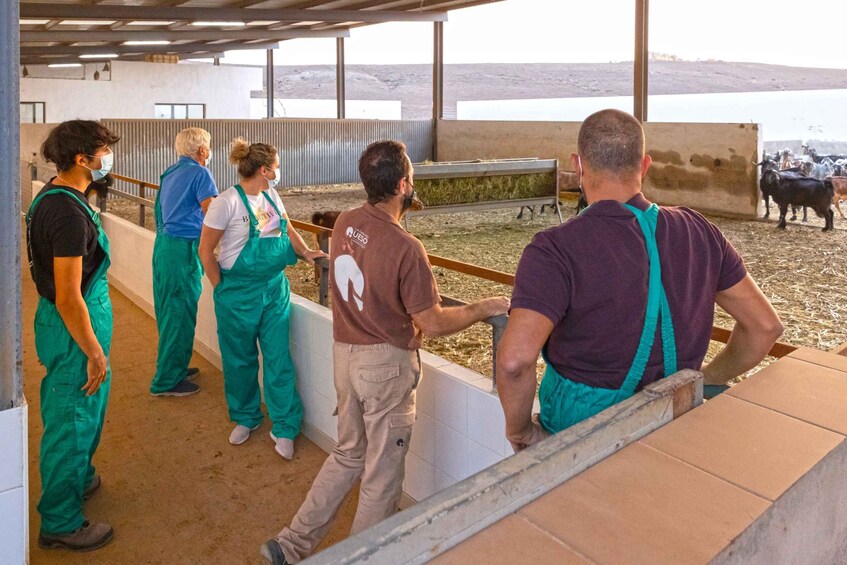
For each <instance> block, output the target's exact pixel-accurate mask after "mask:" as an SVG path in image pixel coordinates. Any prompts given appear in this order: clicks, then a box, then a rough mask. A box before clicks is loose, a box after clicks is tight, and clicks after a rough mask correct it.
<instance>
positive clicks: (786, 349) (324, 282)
mask: <svg viewBox="0 0 847 565" xmlns="http://www.w3.org/2000/svg"><path fill="white" fill-rule="evenodd" d="M112 176H113V177H114V178H115V179H116V180H118V181H122V182H128V183H131V184H135V185H137V186H139V190H140V191H141V192H139V194H144V192H143V191H145V190H146V189H151V190H158V188H159V186H158V185H156V184H153V183H150V182H145V181H141V180H138V179H134V178H131V177H125V176H122V175H116V174H113V175H112ZM109 193H110V194H112V195H115V196H118V197H120V198H126V199H128V200H131V201H133V202H137V203H138V206H139V218H140V220H139V225H141V226H144V219H143V218H144V211H145V207H146V206H153V205H154V202H153V201H152V200H149V199H147V198H144V197H142V196H135V195H133V194H130V193H128V192H126V191H121V190H118V189H115V188H114V187H113V188H112V189H110V191H109ZM291 225H292V226H293V227H294V228H296V229H298V230H302V231H305V232H310V233H314V234H316V235H319V234H325V235H326V236H332V230H331V229H329V228H325V227H322V226H316V225H315V224H311V223H308V222H301V221H298V220H291ZM322 240H323V242H324V243H325V242H326V241H327V240H328V237H324V238H322ZM323 250H324V251H328V250H327V249H325V248H324V249H323ZM427 256H428V257H429V262H430V264H431V265H433V266H435V267H443V268H445V269H448V270H451V271H455V272H457V273H460V274H463V275H468V276H472V277H477V278H480V279H483V280H487V281H491V282H495V283H500V284H505V285H508V286H514V285H515V275H514V274H512V273H506V272H504V271H497V270H495V269H488V268H486V267H481V266H479V265H472V264H470V263H463V262H461V261H457V260H455V259H448V258H446V257H439V256H438V255H427ZM316 265H317V266H318V268H319V269H320V277H319V282H318V286H319V291H318V302H320V304H322V305H324V306H327V305H328V304H329V261H327V260H326V259H319V260H318V261H316ZM441 298H442V302H443V304H444V305H446V306H455V305H462V304H465V303H464V302H462V301H460V300H456V299H454V298H450V297H448V296H442V297H441ZM507 321H508V316H505V315H504V316H494V317H492V318H488V319H487V320H484V322H485V323H486V324H488V325H489V326H491V334H492V335H491V347H492V359H493V361H492V364H493V366H492V373H491V374H492V377H493V378H494V379H496V362H497V345H498V344H499V342H500V337H501V336H502V335H503V330H504V329H505V327H506V322H507ZM731 334H732V330H728V329H725V328H721V327H718V326H713V327H712V336H711V339H712V340H713V341H717V342H720V343H727V342H728V341H729V336H730V335H731ZM796 349H797V346H794V345H790V344H788V343H783V342H777V343H775V344H774V346H773V347H772V348H771V350H770V351H769V352H768V355H769V356H771V357H777V358H779V357H785V356H786V355H788V354H789V353H791V352H792V351H795V350H796Z"/></svg>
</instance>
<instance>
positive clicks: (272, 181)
mask: <svg viewBox="0 0 847 565" xmlns="http://www.w3.org/2000/svg"><path fill="white" fill-rule="evenodd" d="M278 184H279V169H274V178H272V179H268V188H276V185H278Z"/></svg>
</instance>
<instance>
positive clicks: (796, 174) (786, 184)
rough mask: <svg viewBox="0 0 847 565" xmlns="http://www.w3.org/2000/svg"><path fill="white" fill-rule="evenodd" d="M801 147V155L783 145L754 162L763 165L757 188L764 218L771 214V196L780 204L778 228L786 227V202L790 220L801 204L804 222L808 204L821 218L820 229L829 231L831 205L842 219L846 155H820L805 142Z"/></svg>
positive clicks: (846, 191) (846, 193)
mask: <svg viewBox="0 0 847 565" xmlns="http://www.w3.org/2000/svg"><path fill="white" fill-rule="evenodd" d="M803 150H804V154H803V155H801V156H800V157H795V156H794V155H793V154H792V153H791V151H790V150H789V149H785V150H784V151H777V152H776V153H775V154H774V155H773V156H770V155H767V154H765V157H764V159H762V161H761V162H760V163H754V164H755V165H757V166H761V167H762V176H761V178H760V179H759V188H760V189H761V190H762V198H763V199H764V200H765V218H767V217H769V216H770V212H771V210H770V199H773V201H774V203H776V205H777V206H778V207H779V224H778V225H777V227H778V228H780V229H785V216H786V215H787V214H788V207H789V206H791V209H792V217H791V219H792V220H796V219H797V208H798V207H800V206H802V207H803V221H804V222H805V221H806V208H807V207H808V208H811V209H812V210H813V211H814V212H815V213H816V214H817V215H818V216H819V217H821V218H824V221H825V225H824V228H823V231H829V230H831V229H832V227H833V222H834V219H835V212H834V211H833V210H832V206H833V205H834V206H835V208H836V210H838V213H839V215H840V216H841V218H842V219H844V212H842V210H841V206H840V205H839V200H840V199H841V198H842V197H845V198H847V176H845V173H847V156H845V155H819V154H818V153H817V151H815V150H814V149H809V148H808V146H803Z"/></svg>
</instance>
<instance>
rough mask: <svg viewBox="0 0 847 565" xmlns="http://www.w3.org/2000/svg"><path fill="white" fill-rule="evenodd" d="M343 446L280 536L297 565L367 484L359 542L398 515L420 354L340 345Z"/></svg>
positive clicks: (337, 375) (337, 371) (336, 351)
mask: <svg viewBox="0 0 847 565" xmlns="http://www.w3.org/2000/svg"><path fill="white" fill-rule="evenodd" d="M332 353H333V362H334V367H335V368H334V371H333V372H334V375H333V376H334V380H335V391H336V394H337V397H338V446H337V447H336V448H335V449H334V450H333V451H332V453H330V455H329V457H328V458H327V460H326V462H325V463H324V465H323V467H322V468H321V470H320V472H319V473H318V476H317V477H316V478H315V482H314V483H312V488H311V489H310V490H309V494H307V495H306V500H305V501H304V502H303V505H302V506H301V507H300V510H298V511H297V514H296V515H295V516H294V519H293V520H292V522H291V526H289V527H288V528H285V529H284V530H282V531H281V532H280V533H279V534H278V535H277V538H276V539H277V540H278V541H279V545H280V547H281V548H282V551H283V553H284V554H285V559H286V560H287V561H288V562H289V563H297V562H298V561H301V560H302V559H305V558H306V557H308V556H309V555H311V553H312V551H313V550H314V549H315V547H316V546H317V545H318V544H319V543H320V542H321V540H322V539H323V537H324V536H325V535H326V533H327V531H328V530H329V527H330V525H331V523H332V520H333V518H334V517H335V514H336V512H337V511H338V508H339V506H341V503H342V502H343V501H344V498H345V497H346V496H347V493H348V492H350V489H351V488H352V487H353V484H354V483H355V482H356V480H358V479H359V477H361V478H362V485H361V490H360V493H359V506H358V508H357V509H356V517H355V518H354V520H353V527H352V530H351V532H350V533H351V535H353V534H356V533H358V532H360V531H362V530H364V529H367V528H369V527H370V526H373V525H374V524H376V523H378V522H380V521H382V520H384V519H385V518H387V517H389V516H391V515H392V514H394V512H396V511H397V505H398V503H399V501H400V495H401V494H402V487H403V476H404V474H405V458H406V452H407V451H408V450H409V440H410V439H411V436H412V424H413V423H414V421H415V389H416V388H417V384H418V381H419V379H420V374H421V366H420V357H419V355H418V352H417V351H409V350H407V349H399V348H397V347H394V346H392V345H389V344H387V343H381V344H378V345H351V344H348V343H339V342H335V343H334V344H333V349H332Z"/></svg>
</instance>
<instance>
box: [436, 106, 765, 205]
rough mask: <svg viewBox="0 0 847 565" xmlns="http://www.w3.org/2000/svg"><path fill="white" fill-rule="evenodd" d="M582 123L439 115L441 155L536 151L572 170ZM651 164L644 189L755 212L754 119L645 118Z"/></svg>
mask: <svg viewBox="0 0 847 565" xmlns="http://www.w3.org/2000/svg"><path fill="white" fill-rule="evenodd" d="M579 126H580V122H501V121H470V120H458V121H457V120H440V121H439V122H438V127H437V128H436V135H437V140H438V156H437V157H438V160H439V161H461V160H472V159H508V158H517V157H539V158H543V159H559V167H560V168H561V169H563V170H573V165H571V162H570V156H571V153H574V152H576V139H577V134H578V132H579ZM644 131H645V135H646V137H647V151H648V152H649V153H650V155H651V156H652V157H653V166H652V167H651V168H650V172H649V173H648V175H647V180H646V182H645V184H644V193H645V195H646V196H647V197H648V198H650V199H652V200H655V201H656V202H658V203H660V204H664V205H667V206H688V207H689V208H694V209H695V210H698V211H700V212H703V213H705V214H715V215H719V216H730V217H741V218H755V217H756V216H757V210H758V203H759V189H758V171H757V168H756V167H754V166H753V161H759V160H761V159H760V155H761V154H762V141H761V135H760V127H759V125H758V124H702V123H701V124H691V123H659V122H647V123H645V124H644Z"/></svg>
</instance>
